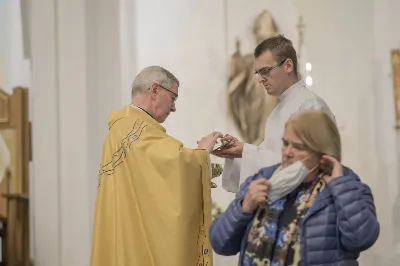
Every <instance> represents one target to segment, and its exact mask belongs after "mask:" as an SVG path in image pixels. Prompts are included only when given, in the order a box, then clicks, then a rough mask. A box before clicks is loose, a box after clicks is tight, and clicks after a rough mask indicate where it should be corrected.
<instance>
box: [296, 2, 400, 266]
mask: <svg viewBox="0 0 400 266" xmlns="http://www.w3.org/2000/svg"><path fill="white" fill-rule="evenodd" d="M294 3H295V4H296V6H297V8H298V10H299V12H300V13H301V14H302V15H303V16H304V18H305V23H306V25H307V26H306V36H305V42H306V49H307V54H308V57H309V61H310V62H311V63H312V65H313V69H312V73H313V79H314V85H313V87H312V89H313V90H314V91H315V92H316V93H318V94H319V95H321V96H322V97H323V98H324V99H325V100H326V101H327V102H328V104H329V105H330V106H331V107H332V109H333V111H334V113H335V115H336V117H337V120H338V124H339V126H340V127H341V128H340V131H341V136H342V146H343V157H344V163H345V164H346V165H348V166H350V167H351V168H353V169H354V170H355V171H356V172H357V173H358V174H359V175H360V177H361V179H362V180H363V181H365V182H366V183H368V184H369V185H370V186H371V188H372V191H373V194H374V197H375V203H376V206H377V210H378V218H379V221H380V223H381V234H380V237H379V240H378V242H377V243H376V245H375V246H374V247H373V248H372V249H370V250H369V251H367V252H365V253H363V254H362V259H361V265H367V266H368V265H377V264H378V263H379V264H380V265H394V263H392V262H391V259H392V258H393V255H394V247H393V246H394V243H393V233H394V229H393V227H392V226H393V224H392V217H393V214H392V206H393V204H394V202H395V199H396V193H397V187H398V184H399V183H398V180H397V179H398V172H397V169H396V167H397V164H398V163H397V162H398V157H396V136H395V131H394V129H393V126H394V107H393V94H392V91H393V87H392V81H391V76H390V73H391V69H390V67H391V64H390V61H389V55H390V49H392V48H395V47H398V45H399V44H400V42H399V36H398V35H397V36H396V34H395V33H396V32H397V29H395V26H394V25H399V22H400V21H399V19H398V16H397V15H396V14H395V12H394V11H391V10H396V9H398V7H399V2H398V1H374V0H367V1H366V0H356V1H345V0H340V1H311V0H305V1H304V0H294ZM396 42H397V43H396ZM398 230H399V229H398Z"/></svg>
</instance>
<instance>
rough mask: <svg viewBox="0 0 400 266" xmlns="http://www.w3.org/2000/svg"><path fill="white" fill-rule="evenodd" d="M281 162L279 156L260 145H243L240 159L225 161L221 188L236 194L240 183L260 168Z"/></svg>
mask: <svg viewBox="0 0 400 266" xmlns="http://www.w3.org/2000/svg"><path fill="white" fill-rule="evenodd" d="M280 162H281V155H280V154H276V153H274V152H272V151H270V150H267V149H266V148H265V147H264V146H263V145H262V144H261V145H260V146H255V145H252V144H247V143H245V144H244V146H243V153H242V158H241V159H225V164H224V170H223V172H222V188H223V189H225V190H226V191H229V192H238V191H239V186H240V184H241V183H243V182H244V180H246V178H248V177H249V176H252V175H254V174H256V173H257V172H258V171H259V170H260V169H261V168H264V167H268V166H271V165H274V164H277V163H280Z"/></svg>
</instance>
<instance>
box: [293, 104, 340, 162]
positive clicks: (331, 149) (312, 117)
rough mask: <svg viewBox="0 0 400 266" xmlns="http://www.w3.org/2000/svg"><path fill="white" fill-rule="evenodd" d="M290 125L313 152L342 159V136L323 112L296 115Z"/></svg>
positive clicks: (307, 112) (315, 111)
mask: <svg viewBox="0 0 400 266" xmlns="http://www.w3.org/2000/svg"><path fill="white" fill-rule="evenodd" d="M289 123H290V125H291V126H292V129H293V131H294V133H295V134H296V135H297V137H298V138H299V139H300V140H301V141H302V142H303V144H304V145H305V146H306V148H308V149H310V150H311V151H314V152H317V153H320V154H326V155H330V156H333V157H335V158H336V159H337V160H338V161H339V162H340V161H341V159H342V148H341V143H340V134H339V130H338V128H337V126H336V123H335V122H334V121H333V120H332V119H331V118H330V117H329V116H328V115H327V114H326V113H324V112H323V111H317V110H313V111H304V112H300V113H296V114H294V115H293V116H292V117H291V118H290V119H289V120H288V121H287V123H286V126H287V125H288V124H289Z"/></svg>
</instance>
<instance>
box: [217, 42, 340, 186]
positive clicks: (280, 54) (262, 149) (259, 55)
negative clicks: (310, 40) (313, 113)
mask: <svg viewBox="0 0 400 266" xmlns="http://www.w3.org/2000/svg"><path fill="white" fill-rule="evenodd" d="M254 57H255V64H254V66H255V75H256V76H257V78H258V82H259V83H261V84H262V85H263V86H264V88H265V90H266V91H267V92H268V94H270V95H272V96H276V97H277V98H278V101H279V102H278V105H277V106H276V107H275V109H274V110H273V111H272V112H271V114H270V115H269V117H268V119H267V123H266V128H265V137H264V141H263V142H262V143H261V144H260V145H259V146H255V145H251V144H248V143H243V142H240V141H238V140H237V138H235V137H232V136H230V135H225V137H224V140H230V141H232V142H231V145H230V146H229V147H228V148H225V149H220V150H218V151H216V152H214V153H213V154H214V155H216V156H219V157H223V158H226V160H225V165H224V171H223V174H222V187H223V188H224V189H225V190H227V191H230V192H237V191H238V189H239V184H240V183H241V182H243V181H244V180H245V179H246V178H247V177H249V176H250V175H253V174H255V173H257V172H258V171H259V170H260V169H261V168H263V167H266V166H270V165H273V164H276V163H279V162H280V153H281V147H282V140H281V138H282V135H283V131H284V126H285V123H286V121H288V120H289V118H290V116H291V115H293V114H294V113H297V112H299V111H302V110H311V109H319V110H323V111H325V112H326V113H327V114H328V115H329V116H330V117H331V118H332V119H333V120H335V118H334V115H333V114H332V112H331V110H330V109H329V107H328V105H327V104H326V103H325V101H324V100H323V99H321V98H320V97H319V96H318V95H316V94H315V93H313V92H311V91H310V90H308V89H307V88H306V84H305V82H304V81H303V80H299V78H298V74H297V73H298V71H297V55H296V50H295V49H294V47H293V44H292V42H291V41H290V40H288V39H286V38H285V37H284V36H283V35H277V36H274V37H271V38H268V39H266V40H264V41H262V42H261V43H260V44H259V45H258V46H257V47H256V49H255V50H254ZM248 104H251V103H248Z"/></svg>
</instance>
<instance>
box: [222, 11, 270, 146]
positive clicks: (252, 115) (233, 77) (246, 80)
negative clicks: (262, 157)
mask: <svg viewBox="0 0 400 266" xmlns="http://www.w3.org/2000/svg"><path fill="white" fill-rule="evenodd" d="M253 33H254V36H255V39H256V41H257V44H259V43H260V42H261V41H263V40H265V39H267V38H269V37H272V36H275V35H277V34H278V29H277V27H276V24H275V22H274V20H273V18H272V16H271V14H270V13H269V12H268V11H266V10H264V11H262V12H261V14H260V15H258V16H257V18H256V20H255V23H254V27H253ZM228 103H229V108H230V111H231V114H232V116H233V120H234V123H235V125H236V126H237V128H238V129H239V132H240V134H241V136H242V138H243V140H244V141H245V142H247V143H251V144H255V145H258V144H260V143H261V142H262V141H263V139H264V131H265V123H266V120H267V117H268V115H269V114H270V113H271V111H272V110H273V109H274V107H275V106H276V104H277V99H276V98H275V97H273V96H270V95H268V94H267V92H266V90H265V89H264V87H263V86H262V85H261V84H259V83H258V81H257V76H255V75H254V56H253V54H247V55H242V53H241V52H240V41H239V40H237V41H236V52H235V53H234V54H233V55H232V58H231V62H230V66H229V81H228Z"/></svg>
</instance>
